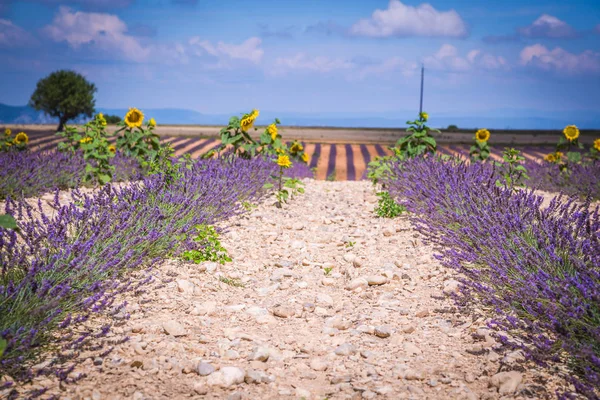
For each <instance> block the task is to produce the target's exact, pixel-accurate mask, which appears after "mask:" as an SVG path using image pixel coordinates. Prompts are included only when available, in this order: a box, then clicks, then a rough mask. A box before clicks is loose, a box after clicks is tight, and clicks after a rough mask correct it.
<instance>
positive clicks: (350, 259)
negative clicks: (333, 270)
mask: <svg viewBox="0 0 600 400" xmlns="http://www.w3.org/2000/svg"><path fill="white" fill-rule="evenodd" d="M354 260H356V256H355V255H354V254H352V253H346V254H344V261H346V262H349V263H353V262H354Z"/></svg>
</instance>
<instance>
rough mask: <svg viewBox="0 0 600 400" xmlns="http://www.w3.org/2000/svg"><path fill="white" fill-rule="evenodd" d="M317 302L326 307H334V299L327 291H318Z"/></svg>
mask: <svg viewBox="0 0 600 400" xmlns="http://www.w3.org/2000/svg"><path fill="white" fill-rule="evenodd" d="M315 303H317V304H318V305H320V306H324V307H333V304H334V301H333V298H332V297H331V296H330V295H328V294H325V293H318V294H317V296H316V297H315Z"/></svg>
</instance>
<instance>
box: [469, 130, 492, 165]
mask: <svg viewBox="0 0 600 400" xmlns="http://www.w3.org/2000/svg"><path fill="white" fill-rule="evenodd" d="M474 139H475V144H474V145H473V146H471V150H470V151H469V155H470V156H471V161H485V160H487V159H488V158H490V146H489V145H488V140H489V139H490V131H488V130H487V129H479V130H478V131H477V132H475V138H474Z"/></svg>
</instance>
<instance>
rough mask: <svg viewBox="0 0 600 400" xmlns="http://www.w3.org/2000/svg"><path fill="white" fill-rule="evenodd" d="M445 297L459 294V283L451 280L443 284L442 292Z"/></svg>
mask: <svg viewBox="0 0 600 400" xmlns="http://www.w3.org/2000/svg"><path fill="white" fill-rule="evenodd" d="M442 291H443V292H444V294H445V295H447V296H450V295H452V294H458V293H459V292H460V282H458V281H455V280H453V279H451V280H448V281H445V282H444V289H443V290H442Z"/></svg>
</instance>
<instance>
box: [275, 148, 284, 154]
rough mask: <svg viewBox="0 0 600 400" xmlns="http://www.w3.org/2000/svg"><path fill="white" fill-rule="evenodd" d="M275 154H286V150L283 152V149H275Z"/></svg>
mask: <svg viewBox="0 0 600 400" xmlns="http://www.w3.org/2000/svg"><path fill="white" fill-rule="evenodd" d="M275 153H277V154H285V150H283V149H275Z"/></svg>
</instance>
